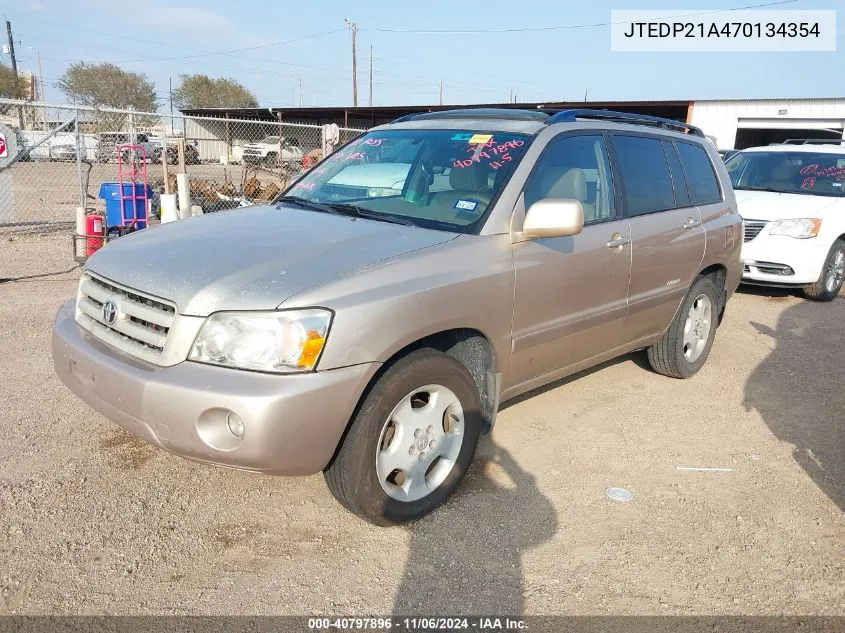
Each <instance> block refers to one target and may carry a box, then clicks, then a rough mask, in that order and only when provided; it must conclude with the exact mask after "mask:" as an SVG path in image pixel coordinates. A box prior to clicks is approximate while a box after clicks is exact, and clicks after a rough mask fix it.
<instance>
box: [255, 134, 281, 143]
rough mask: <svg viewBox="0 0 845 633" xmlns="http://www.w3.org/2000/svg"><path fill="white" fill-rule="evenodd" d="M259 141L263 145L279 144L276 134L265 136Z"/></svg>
mask: <svg viewBox="0 0 845 633" xmlns="http://www.w3.org/2000/svg"><path fill="white" fill-rule="evenodd" d="M259 143H263V144H264V145H278V144H279V137H278V136H265V137H264V138H263V139H262V140H261V141H259Z"/></svg>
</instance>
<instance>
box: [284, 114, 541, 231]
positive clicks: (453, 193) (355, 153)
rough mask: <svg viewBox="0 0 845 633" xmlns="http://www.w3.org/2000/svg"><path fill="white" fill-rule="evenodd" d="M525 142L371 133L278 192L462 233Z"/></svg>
mask: <svg viewBox="0 0 845 633" xmlns="http://www.w3.org/2000/svg"><path fill="white" fill-rule="evenodd" d="M529 140H530V137H529V136H526V135H523V134H511V133H504V132H494V131H481V130H479V131H477V132H476V131H465V130H461V131H456V130H429V129H425V130H388V131H374V132H371V133H369V134H365V135H364V136H361V137H360V138H358V139H356V140H355V141H353V142H351V143H349V144H348V145H346V146H345V147H343V148H341V149H340V150H339V151H338V152H336V153H334V154H332V155H331V156H329V157H328V158H327V159H326V160H325V161H323V162H322V163H321V164H320V165H319V166H318V167H317V168H315V169H312V170H311V171H310V172H309V173H307V174H306V175H305V176H304V177H303V178H301V179H300V180H299V181H298V182H296V183H295V184H294V185H293V186H292V187H291V188H290V189H288V190H287V191H286V192H285V193H286V195H288V196H297V197H299V198H302V199H305V200H308V201H310V202H318V203H323V204H339V203H340V204H354V205H355V206H357V207H359V208H361V209H365V210H367V211H372V212H376V213H380V214H386V215H392V216H397V217H402V218H403V219H407V220H410V221H411V222H413V223H414V224H416V225H418V226H423V227H426V228H439V229H445V230H451V231H459V232H464V233H470V232H473V231H475V230H476V229H477V228H479V227H480V226H481V224H482V222H483V220H484V218H485V215H486V212H487V210H488V207H489V206H490V204H491V203H492V201H493V200H494V198H495V197H496V195H497V194H498V193H499V192H500V191H501V190H502V187H504V185H505V182H507V179H508V177H509V176H510V174H511V173H512V172H513V168H514V167H515V166H516V164H517V163H518V162H519V160H520V159H521V158H522V156H523V154H524V153H525V150H526V149H527V147H528V143H529Z"/></svg>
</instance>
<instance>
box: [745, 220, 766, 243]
mask: <svg viewBox="0 0 845 633" xmlns="http://www.w3.org/2000/svg"><path fill="white" fill-rule="evenodd" d="M767 224H768V222H766V221H764V220H743V222H742V241H743V242H750V241H751V240H753V239H754V238H755V237H757V236H758V235H760V231H762V230H763V229H764V228H766V225H767Z"/></svg>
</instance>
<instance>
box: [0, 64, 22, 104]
mask: <svg viewBox="0 0 845 633" xmlns="http://www.w3.org/2000/svg"><path fill="white" fill-rule="evenodd" d="M26 88H27V83H26V80H24V79H23V78H22V77H16V76H15V73H14V72H12V69H11V68H9V67H8V66H5V65H3V64H0V97H2V98H4V99H26V98H27V96H28V95H27V89H26Z"/></svg>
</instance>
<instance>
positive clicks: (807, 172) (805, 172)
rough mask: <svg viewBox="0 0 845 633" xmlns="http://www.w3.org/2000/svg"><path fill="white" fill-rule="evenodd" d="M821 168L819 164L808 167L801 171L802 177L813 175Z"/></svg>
mask: <svg viewBox="0 0 845 633" xmlns="http://www.w3.org/2000/svg"><path fill="white" fill-rule="evenodd" d="M818 168H819V166H818V164H817V163H813V164H812V165H807V166H806V167H804V169H802V170H801V175H802V176H806V175H807V174H812V173H813V172H814V171H816V170H817V169H818Z"/></svg>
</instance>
